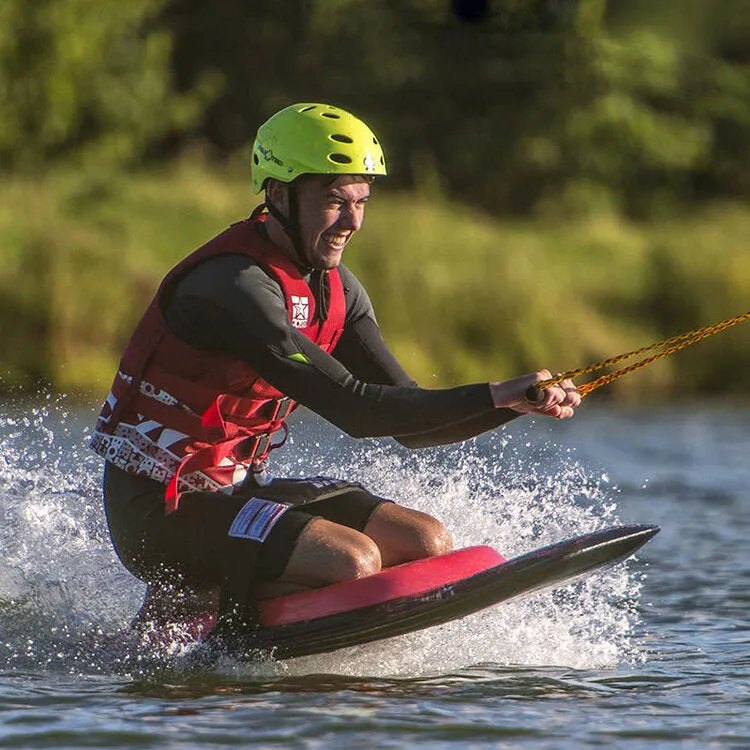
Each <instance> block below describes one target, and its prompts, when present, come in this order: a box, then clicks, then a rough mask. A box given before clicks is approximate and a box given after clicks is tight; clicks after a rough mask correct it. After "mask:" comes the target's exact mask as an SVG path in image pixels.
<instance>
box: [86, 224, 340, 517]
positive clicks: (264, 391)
mask: <svg viewBox="0 0 750 750" xmlns="http://www.w3.org/2000/svg"><path fill="white" fill-rule="evenodd" d="M264 218H265V217H264V216H263V215H261V216H256V215H254V216H253V217H251V218H250V219H246V220H245V221H241V222H239V223H237V224H233V225H232V226H231V227H229V229H227V230H226V231H224V232H223V233H222V234H220V235H218V236H217V237H215V238H214V239H213V240H211V241H210V242H208V243H207V244H205V245H203V246H202V247H200V248H198V249H197V250H196V251H195V252H193V253H192V254H191V255H189V256H188V257H187V258H185V259H184V260H183V261H182V262H181V263H179V264H178V265H177V266H175V268H173V269H172V270H171V271H170V272H169V273H168V274H167V276H166V277H165V278H164V280H163V281H162V283H161V286H160V287H159V289H158V291H157V293H156V296H155V297H154V299H153V301H152V302H151V304H150V306H149V307H148V309H147V310H146V312H145V313H144V315H143V318H142V319H141V321H140V323H139V324H138V326H137V327H136V330H135V332H134V333H133V336H132V338H131V340H130V342H129V343H128V345H127V347H126V349H125V353H124V354H123V356H122V359H121V361H120V366H119V370H118V372H117V375H116V376H115V380H114V383H113V385H112V390H111V391H110V394H109V396H108V397H107V399H106V401H105V403H104V405H103V407H102V410H101V413H100V415H99V419H98V421H97V425H96V429H95V431H94V434H93V436H92V439H91V447H92V448H93V449H94V450H95V451H96V452H97V453H99V455H101V456H103V457H104V458H105V459H106V460H107V461H109V462H111V463H112V464H114V465H115V466H117V467H119V468H120V469H123V470H125V471H127V472H129V473H131V474H139V475H142V476H147V477H150V478H151V479H155V480H157V481H159V482H162V483H163V484H166V485H167V492H166V504H167V507H166V512H167V513H171V512H173V511H175V510H176V509H177V503H178V501H179V493H180V492H184V491H187V490H213V491H222V492H227V493H231V492H233V491H234V490H235V489H237V488H238V487H239V486H240V485H241V484H242V482H243V481H244V480H245V478H246V476H247V473H248V471H252V470H253V469H255V470H256V471H258V470H259V467H260V466H262V464H263V462H264V461H265V459H266V457H267V455H268V453H269V451H270V450H272V449H273V448H276V447H279V446H280V445H281V443H283V440H282V441H281V443H278V444H276V445H272V444H271V436H272V435H273V434H274V433H276V432H277V431H279V430H281V429H283V430H284V431H286V425H285V424H284V418H285V417H286V416H287V415H288V414H289V413H290V412H291V411H292V409H293V408H294V407H295V406H296V404H294V402H292V401H291V400H290V399H289V398H287V397H286V396H284V394H283V393H281V392H280V391H278V390H277V389H276V388H274V387H273V385H271V384H270V383H267V382H266V381H265V380H263V379H262V378H261V377H260V376H259V375H258V373H256V372H255V371H254V370H253V369H252V368H251V367H250V366H249V365H247V364H245V363H244V362H243V361H241V360H239V359H237V358H236V357H233V356H230V355H222V354H220V353H217V352H214V351H205V350H199V349H195V348H193V347H191V346H189V345H188V344H186V343H185V342H183V341H181V340H180V339H178V338H177V337H176V336H175V335H174V334H172V333H171V331H170V330H169V327H168V326H167V324H166V322H165V320H164V317H163V315H162V313H161V302H162V298H163V295H164V293H165V290H166V289H167V288H168V286H169V285H170V283H171V282H173V281H174V280H176V279H177V278H179V277H181V276H182V275H184V274H185V273H186V272H187V271H189V270H190V269H192V268H194V267H195V266H196V265H198V264H199V263H201V262H202V261H204V260H206V259H207V258H210V257H213V256H216V255H222V254H227V253H233V254H237V253H242V254H247V255H249V256H250V257H251V258H252V259H253V260H254V261H255V262H256V263H257V264H258V265H260V266H261V267H262V268H264V269H265V270H266V271H267V272H268V273H269V275H270V276H271V277H272V278H273V279H275V280H276V281H277V282H278V283H279V285H280V286H281V289H282V291H283V293H284V299H285V300H286V307H287V312H288V315H289V321H290V324H291V325H292V326H294V327H295V328H296V329H297V330H298V331H299V332H300V333H302V334H304V335H305V336H306V337H307V338H308V339H310V340H311V341H313V342H314V343H316V344H317V345H318V346H320V347H321V348H322V349H323V350H325V351H326V352H331V351H332V350H333V348H334V347H335V346H336V343H337V342H338V340H339V338H340V336H341V333H342V331H343V328H344V318H345V315H346V302H345V300H344V289H343V286H342V284H341V278H340V276H339V273H338V271H337V270H336V269H333V270H331V271H328V272H327V273H328V279H329V285H328V286H329V290H330V291H329V300H328V316H327V318H326V320H323V321H321V320H319V319H318V317H317V316H316V310H315V297H314V295H313V293H312V290H311V289H310V287H309V286H308V284H307V282H306V281H305V279H304V278H303V276H302V275H301V274H300V272H299V270H298V269H297V268H296V266H295V265H294V264H293V263H292V262H291V261H290V260H289V259H288V258H287V257H286V256H285V255H284V254H283V252H282V251H281V249H280V248H278V247H277V246H276V245H274V244H273V243H271V242H269V241H268V240H265V239H263V238H262V237H261V236H260V234H259V233H258V231H257V229H258V227H257V223H258V222H259V221H263V220H264Z"/></svg>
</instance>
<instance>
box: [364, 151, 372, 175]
mask: <svg viewBox="0 0 750 750" xmlns="http://www.w3.org/2000/svg"><path fill="white" fill-rule="evenodd" d="M362 163H363V164H364V165H365V172H374V171H375V159H373V158H372V155H371V154H367V155H366V156H365V158H364V159H363V160H362Z"/></svg>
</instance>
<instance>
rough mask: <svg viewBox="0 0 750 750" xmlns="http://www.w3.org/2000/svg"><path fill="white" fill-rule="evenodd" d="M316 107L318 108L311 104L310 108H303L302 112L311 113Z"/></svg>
mask: <svg viewBox="0 0 750 750" xmlns="http://www.w3.org/2000/svg"><path fill="white" fill-rule="evenodd" d="M316 106H317V105H316V104H311V105H310V106H309V107H302V109H301V110H300V112H309V111H310V110H311V109H315V108H316Z"/></svg>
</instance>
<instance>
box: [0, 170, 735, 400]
mask: <svg viewBox="0 0 750 750" xmlns="http://www.w3.org/2000/svg"><path fill="white" fill-rule="evenodd" d="M245 172H246V169H244V168H243V169H241V170H238V173H237V175H233V174H231V173H230V174H226V173H225V174H223V175H219V174H217V173H216V172H215V171H214V170H212V169H210V168H207V167H206V165H205V163H203V162H201V161H199V160H195V159H184V160H183V161H182V162H180V163H179V164H178V165H176V166H174V167H173V168H170V169H169V170H166V171H165V170H160V171H158V172H154V173H146V172H140V173H136V174H133V175H131V176H130V177H127V178H126V177H124V176H120V177H117V178H115V179H113V180H111V181H110V182H108V183H107V185H106V187H102V188H100V189H99V190H96V191H94V190H91V189H89V183H88V182H87V181H86V180H84V179H82V178H81V176H80V175H78V174H76V173H72V174H70V175H62V174H58V175H57V176H56V177H55V178H54V180H46V181H45V182H40V181H33V180H28V179H26V178H14V179H12V180H10V181H7V182H5V183H3V184H1V185H0V316H1V317H2V319H3V321H4V326H3V330H4V335H3V338H2V340H0V390H2V389H5V388H9V387H12V386H17V385H22V386H26V387H32V386H35V385H45V386H51V387H52V388H54V389H56V390H64V391H67V392H72V393H85V394H87V395H89V396H90V395H91V394H95V395H96V396H97V397H99V396H102V395H103V394H104V393H105V392H106V390H107V389H108V388H109V385H110V382H111V378H112V376H113V373H114V371H115V367H116V364H117V361H118V359H119V357H120V355H121V353H122V349H123V347H124V345H125V343H126V341H127V338H128V337H129V335H130V333H131V331H132V329H133V327H134V326H135V324H136V322H137V320H138V318H139V317H140V315H141V314H142V312H143V310H144V309H145V307H146V305H147V304H148V302H149V300H150V298H151V296H152V295H153V292H154V290H155V289H156V286H157V284H158V282H159V281H160V279H161V277H162V276H163V275H164V273H165V272H166V271H167V270H168V269H169V268H170V267H172V266H173V265H174V264H175V263H177V262H178V261H179V260H180V259H181V258H182V257H184V256H185V255H186V254H187V253H189V252H190V251H191V250H193V249H194V248H195V247H197V246H198V245H200V244H202V243H203V242H205V241H206V240H208V239H210V238H211V237H212V236H214V235H215V234H217V233H218V232H220V231H221V230H222V229H224V228H225V227H226V226H227V225H228V224H230V223H231V222H233V221H235V220H237V219H238V218H240V217H242V216H245V215H247V214H249V213H250V211H251V210H252V207H253V204H252V202H251V198H252V196H251V192H250V186H249V181H248V179H247V176H246V174H245ZM84 188H86V189H84ZM749 233H750V210H748V209H747V208H746V207H740V206H723V207H719V206H716V207H714V208H713V209H711V210H709V211H706V212H703V213H700V214H696V215H694V216H692V217H689V218H685V217H683V218H682V219H681V220H680V221H672V220H666V221H660V222H658V223H648V224H635V223H632V222H630V221H627V220H624V219H622V218H621V217H618V216H617V215H616V214H614V213H611V212H610V213H607V212H604V211H601V212H599V213H597V214H595V215H591V216H588V217H587V218H584V219H576V220H569V219H568V220H564V221H562V220H554V221H552V220H549V221H546V222H539V221H520V220H497V219H490V218H488V217H487V216H486V215H484V214H482V213H480V212H476V211H473V210H469V209H466V208H457V207H455V206H450V205H449V204H447V203H441V202H439V201H438V202H436V201H434V200H426V199H425V198H423V197H421V196H419V195H417V194H414V193H388V192H386V191H385V190H384V189H383V188H382V186H380V185H378V186H376V189H375V192H374V198H373V200H372V201H371V202H370V204H369V208H368V215H367V220H366V223H365V227H364V230H363V231H362V232H361V234H359V235H358V236H357V237H356V238H355V240H354V241H353V243H352V245H351V247H350V248H349V249H348V250H347V256H346V263H347V264H348V265H349V267H350V268H352V270H354V272H355V273H357V275H358V276H359V277H360V278H361V279H362V280H363V281H364V283H365V284H366V286H367V288H368V291H369V292H370V295H371V297H372V299H373V302H374V304H375V308H376V312H377V315H378V319H379V322H380V324H381V327H382V329H383V331H384V334H385V336H386V339H387V340H388V342H389V343H390V345H391V346H392V348H393V349H394V351H395V353H396V354H397V356H398V357H399V359H400V360H401V361H402V363H403V364H404V366H405V367H406V369H407V370H408V371H409V372H410V373H411V374H412V376H414V377H415V378H416V379H417V380H418V381H419V382H420V383H421V384H422V385H424V386H427V387H430V386H439V385H453V384H457V383H463V382H470V381H484V380H488V379H502V378H505V377H511V376H513V375H517V374H520V373H522V372H529V371H532V370H535V369H537V368H539V367H542V366H546V367H549V368H550V369H552V370H553V371H555V370H565V369H569V368H573V367H581V366H584V365H587V364H589V363H590V362H592V361H596V360H600V359H603V358H606V357H610V356H612V355H614V354H618V353H620V352H623V351H630V350H633V349H636V348H639V347H641V346H644V345H646V344H649V343H652V342H655V341H658V340H661V339H664V338H667V337H668V336H671V335H674V334H676V333H679V332H682V331H686V330H690V329H693V328H696V327H699V326H702V325H705V324H708V323H711V322H714V321H717V320H721V319H724V318H727V317H730V316H733V315H736V314H738V313H740V312H744V311H745V308H746V307H747V302H746V299H745V296H746V295H745V290H746V289H747V288H748V286H749V285H750V262H749V261H748V255H747V249H746V238H747V236H748V234H749ZM746 325H747V324H746ZM746 341H747V330H745V329H744V328H743V327H739V328H738V329H734V330H732V331H728V332H725V333H722V334H721V335H719V336H717V337H716V338H715V339H710V340H708V341H706V342H701V343H700V344H697V345H696V346H695V347H694V348H691V349H689V350H687V351H685V352H681V353H679V354H677V355H675V356H673V357H670V358H669V359H668V360H666V361H663V362H659V363H657V364H654V365H651V366H649V367H647V368H645V369H644V370H642V371H640V372H639V373H638V374H636V375H633V376H630V377H628V378H625V379H624V380H622V381H620V382H618V383H617V384H615V385H614V386H613V387H612V391H611V392H612V393H613V394H615V395H618V396H621V397H633V398H635V397H641V398H643V397H665V396H667V395H670V394H679V395H681V396H685V395H691V394H717V393H723V394H726V393H735V394H742V393H744V383H743V382H742V381H741V379H738V378H736V377H735V373H736V372H742V371H744V369H746V368H748V367H750V348H748V347H747V345H746Z"/></svg>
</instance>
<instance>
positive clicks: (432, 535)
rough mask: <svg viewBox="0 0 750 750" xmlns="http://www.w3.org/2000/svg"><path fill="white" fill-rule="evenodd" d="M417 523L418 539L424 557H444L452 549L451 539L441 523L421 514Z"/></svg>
mask: <svg viewBox="0 0 750 750" xmlns="http://www.w3.org/2000/svg"><path fill="white" fill-rule="evenodd" d="M423 515H424V518H423V519H422V520H421V521H420V523H419V529H420V538H421V541H422V548H423V550H424V552H425V555H424V556H425V557H434V556H436V555H445V554H447V553H448V552H450V551H451V550H452V549H453V539H452V538H451V535H450V534H449V533H448V529H446V528H445V526H444V525H443V523H442V522H441V521H438V519H437V518H434V517H433V516H429V515H426V514H423Z"/></svg>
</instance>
